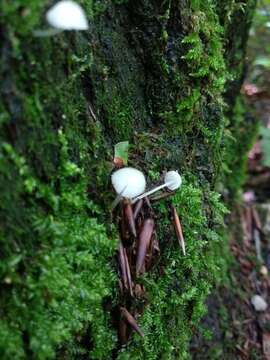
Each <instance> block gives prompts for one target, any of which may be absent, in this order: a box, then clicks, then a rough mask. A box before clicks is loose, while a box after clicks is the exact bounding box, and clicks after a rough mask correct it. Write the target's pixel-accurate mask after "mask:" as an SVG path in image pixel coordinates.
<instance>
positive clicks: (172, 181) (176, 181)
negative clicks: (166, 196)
mask: <svg viewBox="0 0 270 360" xmlns="http://www.w3.org/2000/svg"><path fill="white" fill-rule="evenodd" d="M181 184H182V178H181V176H180V175H179V174H178V172H177V171H174V170H171V171H168V172H167V173H166V175H165V179H164V184H161V185H159V186H157V187H155V188H154V189H152V190H149V191H147V192H145V193H143V194H142V195H140V196H137V197H136V198H135V199H133V200H132V203H135V202H136V201H137V200H139V199H142V198H144V197H146V196H149V195H151V194H153V193H154V192H156V191H159V190H161V189H163V188H168V189H169V190H171V191H174V190H177V189H178V188H179V187H180V186H181Z"/></svg>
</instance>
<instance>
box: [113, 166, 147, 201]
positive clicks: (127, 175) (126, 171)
mask: <svg viewBox="0 0 270 360" xmlns="http://www.w3.org/2000/svg"><path fill="white" fill-rule="evenodd" d="M112 184H113V187H114V189H115V191H116V192H117V194H118V195H121V196H123V197H126V198H130V199H132V198H133V197H135V196H138V195H140V194H142V193H143V192H144V190H145V186H146V181H145V177H144V174H143V173H142V172H141V171H139V170H137V169H134V168H131V167H125V168H122V169H120V170H117V171H115V172H114V173H113V174H112Z"/></svg>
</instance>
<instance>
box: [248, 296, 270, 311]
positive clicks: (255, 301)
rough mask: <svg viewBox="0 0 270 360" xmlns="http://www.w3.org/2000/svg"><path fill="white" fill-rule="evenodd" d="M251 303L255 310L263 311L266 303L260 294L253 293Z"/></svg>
mask: <svg viewBox="0 0 270 360" xmlns="http://www.w3.org/2000/svg"><path fill="white" fill-rule="evenodd" d="M251 304H252V305H253V306H254V309H255V310H256V311H265V310H266V309H267V303H266V301H265V300H264V298H263V297H262V296H260V295H253V296H252V298H251Z"/></svg>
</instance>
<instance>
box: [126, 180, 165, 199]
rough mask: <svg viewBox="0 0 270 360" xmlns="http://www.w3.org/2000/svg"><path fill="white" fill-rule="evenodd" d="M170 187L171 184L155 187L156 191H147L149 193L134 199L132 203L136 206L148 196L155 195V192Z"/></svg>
mask: <svg viewBox="0 0 270 360" xmlns="http://www.w3.org/2000/svg"><path fill="white" fill-rule="evenodd" d="M168 185H170V183H165V184H162V185H159V186H157V187H155V188H154V189H152V190H149V191H147V192H145V193H143V194H141V195H139V196H137V197H136V198H134V199H133V200H132V202H131V203H132V204H134V203H135V202H137V201H138V200H140V199H143V198H145V197H146V196H149V195H151V194H153V193H154V192H156V191H159V190H161V189H163V188H165V187H167V186H168Z"/></svg>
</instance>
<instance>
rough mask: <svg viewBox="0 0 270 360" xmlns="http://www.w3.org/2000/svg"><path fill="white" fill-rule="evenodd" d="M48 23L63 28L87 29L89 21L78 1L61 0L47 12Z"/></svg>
mask: <svg viewBox="0 0 270 360" xmlns="http://www.w3.org/2000/svg"><path fill="white" fill-rule="evenodd" d="M46 19H47V21H48V23H49V24H50V25H51V26H52V27H54V28H56V29H61V30H87V29H88V22H87V19H86V15H85V12H84V11H83V9H82V8H81V6H80V5H78V4H77V3H76V2H74V1H71V0H61V1H59V2H57V3H56V4H55V5H53V6H52V7H51V8H50V9H49V10H48V12H47V13H46Z"/></svg>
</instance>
